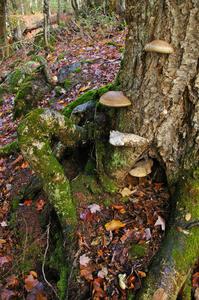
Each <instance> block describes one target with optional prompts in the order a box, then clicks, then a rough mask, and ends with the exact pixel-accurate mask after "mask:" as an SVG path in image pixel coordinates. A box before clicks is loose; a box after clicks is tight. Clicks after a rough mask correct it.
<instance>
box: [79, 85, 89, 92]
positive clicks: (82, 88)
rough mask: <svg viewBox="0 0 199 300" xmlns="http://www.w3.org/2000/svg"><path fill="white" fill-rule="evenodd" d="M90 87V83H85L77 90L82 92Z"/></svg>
mask: <svg viewBox="0 0 199 300" xmlns="http://www.w3.org/2000/svg"><path fill="white" fill-rule="evenodd" d="M88 89H90V85H87V86H83V87H81V88H80V89H79V92H84V91H86V90H88Z"/></svg>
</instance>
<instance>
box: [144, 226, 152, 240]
mask: <svg viewBox="0 0 199 300" xmlns="http://www.w3.org/2000/svg"><path fill="white" fill-rule="evenodd" d="M144 231H145V238H146V240H147V241H148V240H150V239H151V237H152V235H151V229H150V228H146V229H145V230H144Z"/></svg>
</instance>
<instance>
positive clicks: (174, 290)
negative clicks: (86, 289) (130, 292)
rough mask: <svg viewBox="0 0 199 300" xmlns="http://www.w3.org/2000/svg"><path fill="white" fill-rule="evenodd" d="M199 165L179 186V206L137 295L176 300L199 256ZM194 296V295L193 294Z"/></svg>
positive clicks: (145, 297) (147, 299) (177, 203)
mask: <svg viewBox="0 0 199 300" xmlns="http://www.w3.org/2000/svg"><path fill="white" fill-rule="evenodd" d="M198 179H199V169H197V170H195V171H194V173H193V176H189V177H188V179H186V180H184V181H183V182H181V184H180V185H179V187H178V195H175V198H176V197H177V202H176V210H175V213H174V216H173V220H172V222H171V226H170V228H169V230H168V232H167V235H166V237H165V240H164V242H163V244H162V247H161V250H160V252H159V253H158V254H157V257H155V259H154V261H153V263H152V265H151V268H150V271H149V273H148V276H147V278H146V282H145V285H144V287H143V288H142V289H141V292H140V293H139V294H138V295H137V298H136V299H140V300H149V299H153V300H156V299H159V300H176V299H177V296H178V293H179V291H180V289H181V288H182V286H183V284H184V283H185V281H186V279H187V277H188V276H189V274H190V271H191V269H192V267H193V265H194V263H195V262H196V260H197V259H198V256H199V184H198V182H199V180H198ZM190 299H191V296H190Z"/></svg>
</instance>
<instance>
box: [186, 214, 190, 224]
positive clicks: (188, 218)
mask: <svg viewBox="0 0 199 300" xmlns="http://www.w3.org/2000/svg"><path fill="white" fill-rule="evenodd" d="M185 220H186V221H187V222H188V221H190V220H191V214H190V213H187V214H186V215H185Z"/></svg>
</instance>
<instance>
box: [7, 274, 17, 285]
mask: <svg viewBox="0 0 199 300" xmlns="http://www.w3.org/2000/svg"><path fill="white" fill-rule="evenodd" d="M6 282H7V284H6V287H16V286H18V285H19V279H18V278H17V277H16V276H15V275H11V276H9V277H8V278H7V279H6Z"/></svg>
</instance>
